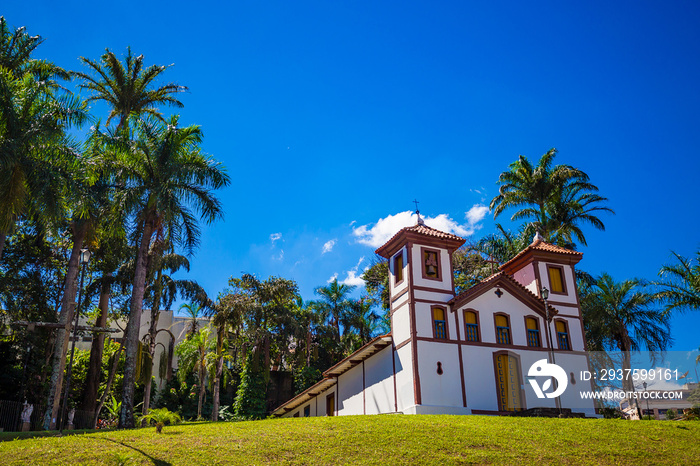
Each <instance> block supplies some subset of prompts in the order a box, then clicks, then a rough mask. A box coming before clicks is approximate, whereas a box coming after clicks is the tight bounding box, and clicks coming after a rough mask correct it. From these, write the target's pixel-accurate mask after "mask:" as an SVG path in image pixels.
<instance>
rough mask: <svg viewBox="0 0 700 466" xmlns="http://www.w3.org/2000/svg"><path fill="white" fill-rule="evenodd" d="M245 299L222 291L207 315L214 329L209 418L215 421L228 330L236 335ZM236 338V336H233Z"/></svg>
mask: <svg viewBox="0 0 700 466" xmlns="http://www.w3.org/2000/svg"><path fill="white" fill-rule="evenodd" d="M244 306H245V300H242V299H241V294H240V293H237V292H235V291H234V292H228V293H223V294H222V295H221V296H220V297H219V299H217V301H216V303H214V304H212V306H211V312H209V315H210V316H211V317H212V320H211V323H212V326H213V327H214V328H215V329H216V361H215V367H214V370H213V374H212V375H213V379H214V380H213V383H212V392H213V404H212V411H211V420H212V421H217V420H218V416H219V399H220V393H221V382H222V378H223V374H224V360H225V359H227V358H226V356H227V342H229V341H230V338H228V335H229V330H234V332H235V335H236V336H237V335H238V334H239V332H240V330H241V326H242V324H243V313H244ZM235 339H236V340H237V338H235Z"/></svg>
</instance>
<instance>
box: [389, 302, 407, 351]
mask: <svg viewBox="0 0 700 466" xmlns="http://www.w3.org/2000/svg"><path fill="white" fill-rule="evenodd" d="M391 332H392V335H393V337H394V343H395V344H399V343H401V342H403V341H405V340H407V339H408V338H409V337H410V336H411V318H410V314H409V311H408V303H406V304H404V305H403V306H400V307H399V308H398V309H396V310H395V311H394V313H393V314H392V315H391Z"/></svg>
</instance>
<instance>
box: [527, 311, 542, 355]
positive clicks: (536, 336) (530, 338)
mask: <svg viewBox="0 0 700 466" xmlns="http://www.w3.org/2000/svg"><path fill="white" fill-rule="evenodd" d="M525 326H526V327H527V346H533V347H535V348H539V347H540V346H541V344H540V329H539V326H538V325H537V319H535V318H534V317H526V318H525Z"/></svg>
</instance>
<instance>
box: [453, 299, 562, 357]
mask: <svg viewBox="0 0 700 466" xmlns="http://www.w3.org/2000/svg"><path fill="white" fill-rule="evenodd" d="M501 291H503V294H502V295H501V297H500V298H498V297H497V296H496V295H495V294H494V293H493V292H492V291H490V290H489V291H487V292H486V293H484V294H482V295H481V296H479V297H477V298H476V299H474V300H473V301H470V302H468V303H466V304H464V305H462V307H460V308H459V309H458V311H457V317H458V319H459V325H460V329H463V328H464V310H465V309H474V310H476V311H479V332H480V335H481V341H482V342H485V343H496V325H495V322H494V317H493V316H494V314H495V313H498V312H503V313H506V314H508V315H509V317H510V334H511V337H512V339H513V344H514V345H520V346H527V330H526V327H525V316H530V317H536V318H537V320H538V322H539V328H540V340H541V342H542V346H543V347H547V342H546V337H545V333H544V329H545V326H544V319H543V318H542V317H541V316H540V315H539V314H537V313H536V312H535V311H533V310H532V309H531V308H530V307H529V306H526V305H525V304H523V302H522V301H520V300H519V299H517V298H515V297H514V296H513V295H511V294H510V293H509V292H507V291H506V290H504V289H501ZM543 308H544V305H543ZM462 334H464V332H462ZM555 346H556V345H555Z"/></svg>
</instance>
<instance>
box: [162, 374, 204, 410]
mask: <svg viewBox="0 0 700 466" xmlns="http://www.w3.org/2000/svg"><path fill="white" fill-rule="evenodd" d="M154 385H155V384H154ZM197 393H198V386H197V380H196V378H195V375H194V374H190V375H188V377H187V378H186V379H185V380H184V381H182V382H180V381H179V380H178V378H177V377H173V378H172V379H171V380H170V382H168V383H166V384H165V386H164V387H163V390H161V391H160V392H159V394H158V397H157V398H156V402H155V403H154V405H153V406H154V407H156V408H168V409H169V410H170V411H173V412H177V413H179V414H180V415H181V416H182V418H183V419H192V420H194V419H196V418H197V398H198V397H197ZM202 412H203V415H208V414H209V413H210V412H211V404H208V403H205V404H204V406H203V407H202Z"/></svg>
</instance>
